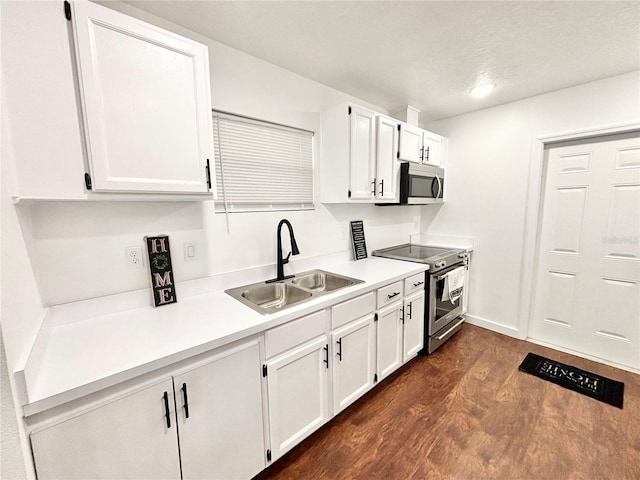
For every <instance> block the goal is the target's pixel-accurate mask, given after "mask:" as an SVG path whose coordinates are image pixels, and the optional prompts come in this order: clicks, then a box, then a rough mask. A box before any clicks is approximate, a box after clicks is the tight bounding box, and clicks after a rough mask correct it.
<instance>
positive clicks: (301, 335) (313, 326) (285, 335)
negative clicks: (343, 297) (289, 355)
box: [264, 310, 329, 358]
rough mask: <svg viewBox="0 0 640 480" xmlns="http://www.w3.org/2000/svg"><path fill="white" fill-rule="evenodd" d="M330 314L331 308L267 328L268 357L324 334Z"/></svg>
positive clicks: (265, 337)
mask: <svg viewBox="0 0 640 480" xmlns="http://www.w3.org/2000/svg"><path fill="white" fill-rule="evenodd" d="M328 315H329V310H322V311H320V312H316V313H312V314H311V315H308V316H306V317H302V318H300V319H298V320H293V321H292V322H289V323H285V324H284V325H281V326H279V327H276V328H272V329H271V330H267V332H266V333H265V334H264V343H265V351H266V355H267V358H271V357H274V356H276V355H278V354H280V353H282V352H286V351H287V350H290V349H292V348H293V347H296V346H298V345H302V344H303V343H305V342H308V341H309V340H312V339H314V338H316V337H319V336H320V335H324V334H325V333H326V331H327V319H328Z"/></svg>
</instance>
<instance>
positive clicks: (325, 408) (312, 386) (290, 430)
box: [266, 335, 331, 460]
mask: <svg viewBox="0 0 640 480" xmlns="http://www.w3.org/2000/svg"><path fill="white" fill-rule="evenodd" d="M328 350H329V345H328V343H327V336H326V335H324V336H321V337H318V338H316V339H315V340H312V341H311V342H309V343H306V344H304V345H302V346H300V347H297V348H294V349H293V350H290V351H287V352H285V353H283V354H281V355H279V356H277V357H275V358H273V359H272V360H269V361H267V363H266V366H267V386H268V387H267V388H268V392H269V426H270V443H271V459H272V460H276V459H277V458H279V457H281V456H282V455H283V454H284V453H285V452H286V451H288V450H290V449H291V448H292V447H294V446H295V445H297V444H298V443H299V442H300V441H301V440H303V439H304V438H306V437H307V436H309V435H310V434H311V433H313V432H314V431H315V430H317V429H318V428H319V427H320V426H322V425H323V424H324V423H325V422H326V421H327V420H329V418H331V413H330V408H329V385H330V384H329V380H330V378H329V368H328V363H329V351H328Z"/></svg>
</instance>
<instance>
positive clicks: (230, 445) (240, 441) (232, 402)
mask: <svg viewBox="0 0 640 480" xmlns="http://www.w3.org/2000/svg"><path fill="white" fill-rule="evenodd" d="M260 363H261V356H260V349H259V345H258V342H257V341H254V342H251V343H247V344H244V345H240V346H239V347H237V348H234V349H233V350H230V351H228V352H225V353H221V354H220V355H218V356H215V357H214V358H213V359H212V360H211V362H210V363H206V364H204V365H202V366H198V367H196V368H194V369H191V370H188V371H184V372H183V373H180V374H178V375H174V377H173V383H174V388H175V397H176V406H177V418H178V431H179V433H180V435H179V436H180V458H181V461H182V478H183V480H187V479H201V478H215V479H245V478H251V477H253V476H254V475H256V474H257V473H258V472H260V471H261V470H262V469H263V468H264V467H265V451H266V450H265V444H264V424H263V416H262V387H261V382H262V377H261V373H260Z"/></svg>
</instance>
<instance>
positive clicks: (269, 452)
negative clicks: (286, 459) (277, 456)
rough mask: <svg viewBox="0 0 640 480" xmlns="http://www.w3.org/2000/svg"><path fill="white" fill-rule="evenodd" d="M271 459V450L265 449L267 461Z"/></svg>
mask: <svg viewBox="0 0 640 480" xmlns="http://www.w3.org/2000/svg"><path fill="white" fill-rule="evenodd" d="M270 461H271V450H267V462H270Z"/></svg>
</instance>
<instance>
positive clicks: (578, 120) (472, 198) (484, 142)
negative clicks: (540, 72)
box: [421, 72, 640, 337]
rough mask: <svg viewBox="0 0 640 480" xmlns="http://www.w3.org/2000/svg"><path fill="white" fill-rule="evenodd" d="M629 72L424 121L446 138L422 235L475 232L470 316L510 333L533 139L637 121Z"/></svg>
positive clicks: (634, 80)
mask: <svg viewBox="0 0 640 480" xmlns="http://www.w3.org/2000/svg"><path fill="white" fill-rule="evenodd" d="M639 85H640V75H639V72H632V73H628V74H625V75H621V76H617V77H613V78H608V79H604V80H600V81H596V82H592V83H588V84H584V85H580V86H576V87H572V88H567V89H564V90H559V91H556V92H552V93H548V94H545V95H540V96H537V97H532V98H529V99H526V100H521V101H518V102H513V103H509V104H505V105H501V106H498V107H493V108H489V109H486V110H481V111H478V112H474V113H469V114H466V115H460V116H457V117H452V118H449V119H446V120H442V121H438V122H434V123H431V124H429V125H426V128H428V129H429V130H433V131H435V132H437V133H440V134H442V135H445V136H447V137H449V164H448V172H447V175H448V180H447V182H448V189H449V191H448V193H447V196H448V197H447V198H448V202H447V203H446V204H445V205H444V206H442V208H441V209H439V210H436V209H432V210H430V209H424V210H423V213H422V223H421V227H422V230H423V232H425V233H429V234H442V235H460V236H471V237H475V252H474V254H473V272H472V282H471V285H470V289H469V316H470V317H471V321H472V322H476V323H478V324H480V325H484V326H487V327H489V328H493V329H495V330H497V331H500V332H503V333H508V334H511V335H514V336H520V337H524V336H526V332H523V331H520V330H519V324H520V320H519V319H518V314H519V289H520V285H521V278H520V273H521V262H522V254H523V238H524V215H525V208H526V198H527V187H528V181H529V165H530V161H531V147H532V140H533V139H535V138H537V137H539V136H543V135H548V134H558V133H564V132H569V131H574V130H580V129H588V128H597V127H602V126H605V125H611V124H616V123H623V122H630V121H636V122H638V121H640V89H639Z"/></svg>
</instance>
